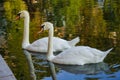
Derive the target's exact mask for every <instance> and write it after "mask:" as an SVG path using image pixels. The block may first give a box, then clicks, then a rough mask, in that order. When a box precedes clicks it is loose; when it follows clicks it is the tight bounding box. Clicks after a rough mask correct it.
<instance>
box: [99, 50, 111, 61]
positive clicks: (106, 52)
mask: <svg viewBox="0 0 120 80" xmlns="http://www.w3.org/2000/svg"><path fill="white" fill-rule="evenodd" d="M112 49H113V48H110V49H108V50H107V51H105V54H104V55H103V57H102V58H101V61H103V60H104V58H105V57H106V56H107V54H108V53H109V52H110V51H111V50H112Z"/></svg>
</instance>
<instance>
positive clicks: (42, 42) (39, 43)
mask: <svg viewBox="0 0 120 80" xmlns="http://www.w3.org/2000/svg"><path fill="white" fill-rule="evenodd" d="M18 18H24V32H23V42H22V48H23V49H26V50H29V51H34V52H47V47H48V37H45V38H42V39H38V40H36V41H34V42H33V43H32V44H30V42H29V20H30V18H29V13H28V11H26V10H23V11H20V12H19V13H18V16H17V19H18ZM53 41H54V43H53V45H54V46H53V47H54V48H53V51H54V52H56V51H63V50H65V49H68V48H71V47H73V46H75V45H76V44H77V43H78V42H79V37H77V38H75V39H73V40H71V41H66V40H64V39H60V38H58V37H54V39H53Z"/></svg>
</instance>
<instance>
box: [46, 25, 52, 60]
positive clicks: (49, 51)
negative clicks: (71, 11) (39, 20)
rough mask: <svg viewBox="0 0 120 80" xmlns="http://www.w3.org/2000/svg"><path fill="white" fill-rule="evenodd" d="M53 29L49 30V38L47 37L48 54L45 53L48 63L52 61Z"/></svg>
mask: <svg viewBox="0 0 120 80" xmlns="http://www.w3.org/2000/svg"><path fill="white" fill-rule="evenodd" d="M53 33H54V31H53V27H51V28H50V29H49V37H48V53H47V59H48V60H49V61H50V60H51V59H53V57H54V55H53Z"/></svg>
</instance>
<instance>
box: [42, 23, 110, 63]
mask: <svg viewBox="0 0 120 80" xmlns="http://www.w3.org/2000/svg"><path fill="white" fill-rule="evenodd" d="M42 30H48V31H49V39H48V40H49V41H48V53H47V60H48V61H51V62H54V63H58V64H66V65H84V64H88V63H98V62H103V60H104V58H105V57H106V55H107V54H108V53H109V52H110V51H111V50H112V48H111V49H109V50H107V51H100V50H97V49H95V48H91V47H88V46H77V47H72V48H69V49H67V50H64V51H63V52H61V53H60V54H58V55H57V56H54V55H53V32H54V31H53V30H54V29H53V25H52V24H51V23H49V22H44V23H43V24H42ZM66 53H67V54H66Z"/></svg>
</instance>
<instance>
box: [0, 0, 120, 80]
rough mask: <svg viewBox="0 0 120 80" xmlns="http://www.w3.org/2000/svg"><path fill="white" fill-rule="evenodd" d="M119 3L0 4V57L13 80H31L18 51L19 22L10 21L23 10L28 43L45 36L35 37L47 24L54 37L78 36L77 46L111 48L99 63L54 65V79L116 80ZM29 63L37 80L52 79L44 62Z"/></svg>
mask: <svg viewBox="0 0 120 80" xmlns="http://www.w3.org/2000/svg"><path fill="white" fill-rule="evenodd" d="M119 4H120V1H119V0H37V3H34V0H33V2H31V1H30V0H5V1H0V10H1V11H0V45H2V46H0V54H2V56H3V57H4V58H5V60H6V62H7V63H8V65H9V66H10V68H11V69H12V71H13V73H14V74H15V76H16V78H17V80H31V79H30V76H29V67H28V64H27V60H26V57H25V55H24V53H23V51H22V48H21V43H22V38H23V20H22V19H20V20H19V21H14V18H15V16H16V14H17V13H18V12H19V11H21V10H24V9H25V10H28V11H29V12H30V18H31V20H30V42H33V41H35V40H37V39H38V38H42V37H45V36H48V35H47V33H46V32H45V33H44V34H41V35H37V36H36V33H37V31H39V25H40V24H41V23H42V22H44V21H50V22H52V23H53V24H54V26H55V36H58V37H61V38H64V39H66V40H70V39H72V38H74V37H77V36H79V37H80V42H79V43H78V44H77V45H85V46H91V47H94V48H97V49H100V50H107V49H109V48H111V47H114V49H113V50H112V51H111V52H110V54H109V55H108V56H107V57H106V58H105V60H104V63H102V64H101V63H100V64H93V65H85V66H62V67H61V66H57V65H55V70H56V78H57V80H120V77H119V76H118V75H120V46H119V45H120V16H119V15H120V5H119ZM2 8H3V10H2ZM1 36H2V37H1ZM44 56H45V55H44ZM33 61H34V65H35V69H36V75H37V80H41V79H42V80H52V77H51V76H52V74H51V72H50V68H49V66H48V63H47V62H46V60H43V59H42V58H41V57H39V56H33ZM93 66H94V67H93ZM98 66H99V67H98ZM91 67H93V68H91ZM64 68H65V69H64ZM66 68H67V69H68V70H66ZM73 68H75V70H74V69H73ZM98 68H99V69H98ZM80 69H82V70H83V71H80ZM84 69H85V71H84ZM89 69H91V70H93V71H94V73H92V72H91V71H90V70H89ZM70 70H73V71H70ZM76 72H78V73H77V74H76ZM88 73H89V74H88Z"/></svg>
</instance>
